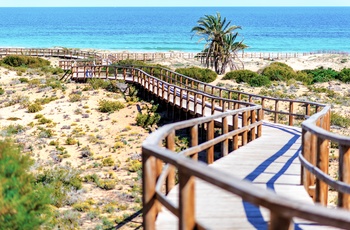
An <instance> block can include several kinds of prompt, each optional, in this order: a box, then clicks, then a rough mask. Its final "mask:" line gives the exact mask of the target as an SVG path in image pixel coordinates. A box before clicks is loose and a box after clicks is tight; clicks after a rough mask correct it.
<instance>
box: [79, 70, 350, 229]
mask: <svg viewBox="0 0 350 230" xmlns="http://www.w3.org/2000/svg"><path fill="white" fill-rule="evenodd" d="M85 72H86V69H85V68H84V70H83V71H81V70H80V71H77V72H76V73H75V74H73V76H75V77H76V79H84V78H85V77H86V76H85V75H84V73H85ZM114 72H115V73H116V71H114ZM131 73H132V72H129V74H128V75H125V72H124V75H123V76H122V75H120V74H115V75H114V76H108V75H107V74H105V76H104V77H103V78H104V79H110V80H113V79H121V78H122V79H124V80H125V81H127V82H135V83H137V84H139V85H140V86H141V87H143V89H144V90H145V91H147V92H148V93H149V94H152V97H158V98H160V99H161V100H163V101H165V102H166V103H168V104H169V105H170V106H174V107H177V108H179V109H181V110H185V111H186V112H190V113H191V114H193V115H197V116H202V117H210V118H211V122H212V123H213V121H215V123H216V124H218V123H221V122H223V116H226V115H225V114H223V113H222V112H225V111H226V112H227V111H231V112H233V110H232V109H235V111H234V112H236V109H238V108H240V110H239V111H241V112H236V113H237V115H238V113H239V118H240V119H242V120H239V121H237V120H234V119H232V118H233V114H232V115H227V116H228V117H229V118H230V119H228V120H227V121H226V125H224V123H222V124H219V127H220V126H222V131H223V133H224V134H225V132H224V129H225V126H226V127H227V126H228V127H232V128H233V130H234V131H236V130H237V131H239V130H238V129H242V130H243V131H242V132H241V133H240V134H239V135H241V138H242V145H243V146H242V147H240V148H238V149H236V150H235V151H233V152H232V153H230V154H228V155H227V156H224V157H222V158H221V159H219V160H217V161H215V162H214V163H212V161H208V159H212V158H213V157H208V154H209V153H208V152H210V151H212V152H213V151H214V146H213V147H210V148H211V150H209V151H208V152H207V161H208V163H212V164H210V165H208V166H206V167H210V168H212V169H214V170H216V172H220V173H224V174H222V175H221V176H223V175H226V178H232V179H233V178H236V179H238V180H245V181H249V182H251V184H252V185H253V186H255V187H256V188H257V191H261V192H264V191H265V190H269V191H273V193H276V194H278V195H279V196H281V197H285V198H286V200H288V201H292V202H294V201H295V202H296V203H297V204H303V205H307V206H314V201H313V199H312V198H311V197H310V195H309V194H308V192H307V191H306V190H305V188H304V186H303V185H302V183H301V178H302V176H301V164H300V160H299V158H298V156H299V154H300V152H301V151H302V143H301V139H302V134H301V132H302V131H301V129H300V128H296V127H293V126H284V125H279V124H272V123H268V122H263V126H262V135H261V132H260V131H261V124H262V121H261V114H260V112H259V109H258V108H255V109H254V108H253V106H254V104H252V103H248V102H243V101H242V102H240V103H241V104H239V106H238V107H236V106H233V107H230V105H229V106H227V104H226V103H235V102H234V101H232V100H231V102H230V101H229V100H227V99H225V98H222V97H220V98H219V97H217V96H215V95H214V94H213V92H212V93H211V94H208V93H206V92H200V91H198V92H197V91H196V90H193V89H192V90H187V89H185V88H181V87H179V86H176V85H172V84H171V83H168V82H164V81H162V80H158V79H155V78H154V77H152V78H151V77H150V76H149V77H148V79H147V78H146V77H145V76H142V75H141V77H140V75H137V74H135V75H132V74H131ZM141 74H143V73H141ZM93 76H95V74H93ZM220 92H221V91H220ZM203 98H205V99H204V100H202V99H203ZM277 102H278V99H277V100H276V104H277ZM225 104H226V107H225ZM262 104H263V101H262ZM221 105H224V107H221ZM250 106H252V109H253V110H251V114H250V113H248V112H244V111H248V110H246V109H249V107H250ZM316 106H318V105H316ZM306 107H309V104H308V105H307V106H306ZM243 108H244V109H243ZM277 108H278V107H277V106H276V109H275V111H278V109H277ZM289 108H290V111H293V102H290V106H289ZM237 111H238V110H237ZM306 111H310V110H309V109H306ZM316 111H317V107H316ZM231 112H229V113H230V114H231ZM307 113H308V112H307ZM248 114H250V115H248ZM253 114H254V115H253ZM259 114H260V115H259ZM276 114H277V112H276V113H275V115H276ZM173 115H174V114H173ZM212 115H216V116H215V117H211V116H212ZM218 115H219V116H218ZM222 115H223V116H222ZM289 115H290V117H291V116H292V115H293V113H292V112H290V113H289ZM247 116H248V117H249V119H252V120H249V122H248V120H247ZM275 120H276V119H275ZM290 121H291V119H290ZM233 122H234V123H233ZM192 123H193V124H195V123H194V122H192ZM192 123H191V124H192ZM253 123H254V124H253ZM290 123H292V122H290ZM189 124H190V123H189ZM198 124H199V123H196V125H198ZM249 124H252V125H250V128H249V127H248V126H249ZM206 125H207V126H206V129H207V130H206V131H207V132H208V133H207V135H209V133H211V135H212V137H211V138H208V136H207V138H208V139H207V140H206V141H207V142H209V141H212V142H211V143H214V142H213V140H212V139H213V137H214V134H213V133H214V132H215V130H214V128H213V127H214V125H212V126H209V123H206ZM188 127H189V126H188ZM193 127H197V128H198V126H193ZM202 127H203V126H202ZM251 128H252V129H251ZM228 129H229V130H230V131H231V129H230V128H228ZM194 130H196V129H194ZM244 130H246V131H244ZM234 131H233V132H234ZM256 131H257V132H256ZM162 132H165V131H162ZM195 132H197V131H195ZM226 132H227V129H226ZM160 133H161V132H160ZM248 133H250V134H248ZM252 133H253V134H254V137H253V136H249V137H248V135H251V134H252ZM161 135H162V136H163V138H165V134H161ZM168 135H170V136H168V137H170V138H173V137H171V135H172V134H169V133H168ZM191 135H192V134H191ZM234 135H235V134H232V136H231V137H234ZM255 135H256V137H258V138H257V139H255ZM196 136H197V133H195V135H194V137H196ZM155 137H156V136H155ZM168 137H167V138H168ZM192 137H193V136H191V138H192ZM197 137H198V136H197ZM197 137H196V138H197ZM231 137H230V138H231ZM226 138H229V137H228V134H227V133H226ZM156 139H157V138H156ZM163 141H165V140H163ZM197 141H198V140H197ZM250 141H251V142H250ZM166 142H168V139H167V140H166ZM171 142H173V141H171ZM233 142H235V141H233ZM248 142H249V143H248ZM247 143H248V144H247ZM147 144H148V143H147ZM147 144H146V145H147ZM222 144H224V143H222ZM195 145H198V143H197V144H195ZM214 145H215V144H214ZM234 145H235V144H234ZM158 146H159V144H158ZM192 146H193V145H192ZM166 148H168V147H166ZM170 149H171V147H170ZM204 149H207V150H208V148H203V150H204ZM222 149H226V150H227V146H226V148H224V147H222ZM172 151H173V149H172ZM190 151H191V150H190ZM199 151H202V150H199ZM192 152H193V151H192ZM194 152H196V151H194ZM212 152H211V153H212ZM143 153H144V155H147V154H150V151H149V150H147V151H146V152H143ZM154 154H156V155H157V154H158V157H160V159H169V161H170V162H171V161H172V162H174V159H171V157H170V156H169V157H167V156H165V155H164V156H160V155H159V153H157V151H155V152H154ZM173 154H175V153H173ZM223 155H225V154H223ZM179 157H180V158H181V157H183V156H179ZM147 159H149V157H148V156H146V158H145V161H146V160H147ZM168 163H169V162H168ZM145 164H148V163H146V162H143V166H144V170H145V171H143V173H144V174H145V173H146V172H147V173H150V171H149V169H145ZM162 165H163V164H162ZM149 167H150V168H152V170H153V171H154V172H156V171H159V170H154V169H155V167H154V166H149ZM157 167H158V166H157ZM191 167H193V166H190V168H191ZM178 170H179V168H178ZM198 173H200V172H198ZM150 175H151V174H150ZM154 175H156V174H154ZM154 175H153V176H154ZM197 175H199V174H197ZM182 176H183V175H182ZM153 178H154V177H153ZM156 178H158V176H156ZM194 178H195V179H194V183H192V182H191V183H192V184H194V194H195V195H194V196H193V197H194V210H195V212H194V217H192V218H191V219H193V218H194V219H195V223H196V225H197V226H198V227H199V228H200V229H202V228H204V229H268V228H271V225H273V227H272V228H271V229H280V228H279V224H280V223H282V224H283V225H284V227H283V228H281V229H287V228H285V226H287V225H288V222H287V223H286V222H283V221H282V222H276V219H274V220H272V217H271V215H272V213H271V209H270V207H268V206H265V207H267V208H269V209H270V210H268V209H266V208H263V207H256V206H254V205H253V204H251V203H249V202H246V201H243V200H242V198H241V197H240V196H236V195H233V193H232V192H228V190H224V189H221V188H220V187H218V186H217V185H214V184H213V182H210V183H208V182H206V181H204V179H203V180H201V179H199V178H197V177H194ZM202 178H203V177H202ZM143 179H144V187H143V189H144V193H145V190H146V189H148V188H147V186H150V187H151V186H153V185H148V183H147V182H145V179H148V182H151V183H152V184H153V183H154V182H155V181H157V180H158V179H155V181H152V180H153V179H152V178H151V177H150V176H145V178H143ZM179 180H181V179H179ZM185 180H187V179H185ZM160 181H161V180H160ZM235 181H236V180H235ZM185 183H186V181H185ZM235 183H237V182H235ZM180 184H181V182H180ZM238 184H239V183H238ZM167 186H168V185H167ZM156 187H158V185H157V186H156ZM179 189H180V188H179V186H175V187H174V188H173V189H172V190H170V193H168V194H167V195H166V198H165V197H163V198H162V197H161V196H160V195H158V194H159V193H158V191H156V195H152V197H151V199H154V198H155V197H157V199H159V200H162V202H165V201H164V200H165V199H166V200H167V202H170V203H171V204H170V205H169V204H166V205H165V204H164V203H162V204H164V206H159V207H162V208H161V210H159V212H158V210H157V218H156V222H155V226H156V229H188V228H187V227H184V226H182V227H179V222H180V220H179V219H180V217H179V215H182V214H181V213H180V211H179V209H180V207H179V203H181V202H179V197H180V195H179ZM183 189H184V188H183ZM152 191H154V190H152V189H150V192H152ZM187 192H188V190H187ZM145 196H146V197H147V196H148V195H145V194H144V197H145ZM191 197H192V195H191ZM187 198H188V197H187ZM144 199H145V198H144ZM185 199H186V198H185ZM188 199H189V200H191V198H188ZM143 202H144V205H145V200H144V201H143ZM182 204H184V203H182ZM269 204H270V203H269ZM150 205H153V207H154V206H155V205H154V202H153V201H151V202H150ZM184 205H185V206H187V205H189V204H188V203H185V204H184ZM260 205H261V206H264V204H263V203H260ZM170 206H173V207H170ZM291 206H293V205H291ZM148 207H150V206H148V204H146V206H145V207H144V208H145V209H148ZM165 207H167V208H169V207H170V209H166V208H165ZM157 209H158V208H157ZM190 209H191V208H190ZM170 210H171V211H170ZM171 212H173V213H177V215H178V216H175V215H174V214H172V213H171ZM191 212H192V209H191ZM339 213H340V214H341V216H342V217H341V218H343V217H344V213H342V212H339ZM145 214H147V212H146V213H144V215H145ZM278 214H279V213H277V215H278ZM152 215H153V214H152ZM274 215H276V213H274ZM289 215H290V216H295V214H294V215H293V214H288V216H289ZM345 216H347V213H346V214H345ZM186 217H187V216H182V217H181V218H182V222H184V220H183V218H186ZM299 217H303V216H300V215H299ZM147 218H148V217H147ZM150 218H153V217H152V216H151V215H150ZM270 218H271V219H270ZM305 218H307V219H310V217H305ZM332 218H335V217H334V216H333V217H332ZM311 219H312V218H311ZM346 219H347V217H346ZM144 220H145V219H144ZM153 220H155V219H153ZM312 220H313V221H320V222H323V223H326V224H328V223H327V222H325V221H321V220H317V219H312ZM150 221H151V220H150ZM292 221H293V225H294V229H334V228H331V227H325V226H321V225H319V224H315V223H313V222H311V221H306V220H302V219H298V218H292ZM185 222H186V221H185ZM271 222H273V224H271ZM276 224H277V225H276ZM146 226H149V227H146ZM203 226H205V227H203ZM335 226H344V225H335ZM346 226H347V225H346ZM201 227H202V228H201ZM145 228H146V229H153V228H154V227H152V224H151V225H145ZM191 228H192V227H191ZM346 228H347V229H350V226H347V227H346Z"/></svg>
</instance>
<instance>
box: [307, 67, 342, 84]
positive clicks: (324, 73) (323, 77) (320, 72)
mask: <svg viewBox="0 0 350 230" xmlns="http://www.w3.org/2000/svg"><path fill="white" fill-rule="evenodd" d="M302 72H304V73H307V75H308V76H309V77H311V79H312V83H318V82H328V81H331V80H334V79H338V78H339V73H338V72H337V71H335V70H333V69H331V68H328V69H324V68H323V67H320V68H318V69H313V70H302Z"/></svg>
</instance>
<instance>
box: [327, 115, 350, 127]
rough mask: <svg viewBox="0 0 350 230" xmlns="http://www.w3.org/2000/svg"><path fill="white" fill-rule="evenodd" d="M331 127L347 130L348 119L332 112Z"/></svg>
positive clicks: (349, 121) (349, 123)
mask: <svg viewBox="0 0 350 230" xmlns="http://www.w3.org/2000/svg"><path fill="white" fill-rule="evenodd" d="M331 125H336V126H340V127H343V128H348V127H349V126H350V118H349V117H344V116H342V115H341V114H338V113H335V112H332V113H331Z"/></svg>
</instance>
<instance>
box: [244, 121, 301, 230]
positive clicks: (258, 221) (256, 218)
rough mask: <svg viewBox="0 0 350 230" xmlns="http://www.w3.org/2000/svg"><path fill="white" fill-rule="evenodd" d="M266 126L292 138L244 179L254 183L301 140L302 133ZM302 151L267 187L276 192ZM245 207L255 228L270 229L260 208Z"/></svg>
mask: <svg viewBox="0 0 350 230" xmlns="http://www.w3.org/2000/svg"><path fill="white" fill-rule="evenodd" d="M264 125H265V126H268V127H271V128H276V129H279V130H282V131H284V132H287V133H289V134H291V135H292V137H291V138H290V139H289V141H288V142H287V143H286V144H285V145H284V146H283V147H282V148H281V149H280V150H278V151H277V152H276V153H275V154H273V155H272V156H271V157H269V158H268V159H266V160H265V161H264V162H262V163H261V164H260V165H259V166H258V167H256V168H255V169H254V170H253V171H252V172H251V173H249V174H248V175H247V176H246V177H245V178H244V179H245V180H249V181H251V182H254V180H255V179H256V178H257V177H259V176H260V175H261V174H262V173H264V172H265V170H266V169H267V168H268V167H269V166H270V165H271V164H272V163H273V162H274V161H275V160H277V159H278V158H279V157H281V156H283V155H284V154H285V153H286V152H287V151H288V150H290V147H291V146H293V144H295V143H296V141H297V140H298V139H299V138H300V133H301V132H300V131H298V130H295V129H292V128H289V127H282V126H279V125H275V124H269V123H266V124H264ZM300 151H301V147H299V148H298V149H297V150H296V151H295V153H294V154H293V155H292V157H290V158H289V160H288V161H287V162H286V163H285V165H284V166H283V167H282V168H281V169H280V170H279V171H278V172H277V173H276V174H275V175H274V176H273V177H271V179H270V180H269V181H268V182H267V183H266V187H267V188H269V189H271V190H273V191H274V190H275V182H276V181H277V180H278V179H279V178H280V177H281V176H282V175H283V174H284V173H285V172H286V171H287V169H288V168H289V167H290V166H291V165H292V163H293V161H294V160H295V159H296V158H297V157H298V154H299V152H300ZM243 207H244V210H245V213H246V216H247V219H248V221H249V223H250V224H252V225H253V226H254V228H256V229H268V222H266V221H265V220H264V218H263V215H262V213H261V211H260V208H259V207H257V206H255V205H252V204H251V203H249V202H246V201H243ZM294 229H296V230H299V229H301V228H300V227H299V226H298V224H295V225H294Z"/></svg>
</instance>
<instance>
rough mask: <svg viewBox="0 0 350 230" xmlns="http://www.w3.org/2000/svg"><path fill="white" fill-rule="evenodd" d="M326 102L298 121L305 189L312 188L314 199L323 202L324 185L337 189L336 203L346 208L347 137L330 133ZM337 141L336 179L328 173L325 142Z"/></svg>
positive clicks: (349, 181)
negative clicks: (314, 112) (315, 111)
mask: <svg viewBox="0 0 350 230" xmlns="http://www.w3.org/2000/svg"><path fill="white" fill-rule="evenodd" d="M329 124H330V106H326V107H325V108H323V110H322V111H320V112H319V113H317V114H314V115H313V116H311V117H310V118H309V119H308V120H306V121H304V122H303V123H302V140H303V143H304V144H303V151H302V153H301V154H300V156H299V158H300V161H301V164H302V166H303V168H305V169H307V171H305V172H304V173H303V178H302V182H303V183H304V186H305V189H306V190H313V189H315V191H314V193H315V197H314V199H315V201H317V202H320V203H321V204H323V205H327V198H328V186H330V187H332V188H333V189H334V190H336V191H337V192H338V203H337V205H338V207H343V208H346V209H350V202H349V201H350V178H349V172H350V137H345V136H340V135H337V134H334V133H331V132H330V131H329V130H330V125H329ZM330 142H335V143H338V145H339V181H336V180H334V179H333V178H331V177H330V176H328V161H329V143H330Z"/></svg>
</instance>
